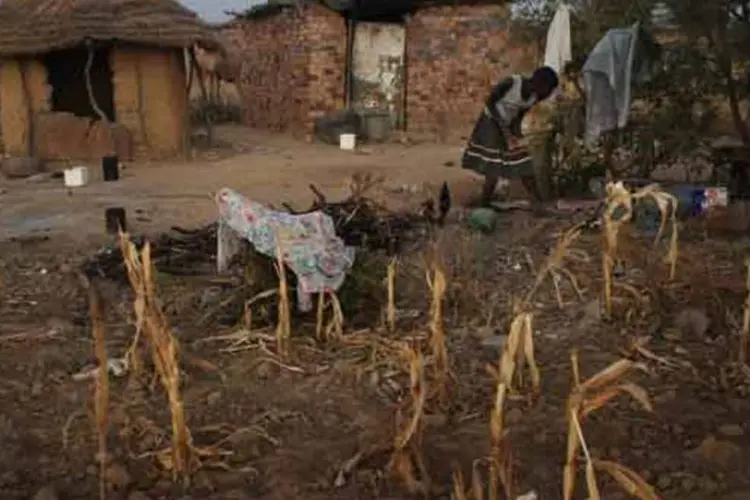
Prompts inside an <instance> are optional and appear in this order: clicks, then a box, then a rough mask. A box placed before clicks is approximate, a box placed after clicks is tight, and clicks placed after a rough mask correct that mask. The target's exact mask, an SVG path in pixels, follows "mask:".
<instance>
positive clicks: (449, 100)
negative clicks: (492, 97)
mask: <svg viewBox="0 0 750 500" xmlns="http://www.w3.org/2000/svg"><path fill="white" fill-rule="evenodd" d="M509 17H510V15H509V10H508V7H507V6H506V5H498V4H497V3H496V2H482V1H477V0H473V1H467V0H463V1H462V0H450V1H444V2H441V1H435V0H431V1H429V2H428V1H420V0H377V1H375V0H373V1H368V0H359V1H357V2H352V1H349V0H319V1H316V0H270V1H269V2H268V3H267V4H265V5H262V6H258V7H255V8H252V9H250V10H248V11H246V12H244V13H242V14H241V15H238V16H237V17H236V19H235V20H233V21H231V22H229V23H227V24H226V25H225V26H224V27H223V30H222V36H223V38H225V39H228V40H230V45H231V46H233V47H234V50H235V51H236V53H237V54H238V56H239V58H240V64H239V66H240V69H239V73H240V77H239V79H238V91H239V93H240V98H241V99H242V101H243V105H244V112H245V118H246V120H247V122H248V123H249V124H250V125H253V126H258V127H265V128H271V129H275V130H290V131H293V132H303V133H306V134H310V133H312V128H313V124H314V120H315V117H317V116H319V115H320V114H321V113H328V112H332V111H335V110H339V109H342V108H343V107H345V106H347V105H351V107H352V108H360V109H379V110H381V111H384V112H387V113H388V114H389V115H391V121H392V123H393V124H394V125H395V126H396V127H397V128H400V129H406V130H408V131H409V132H415V133H417V134H427V135H431V136H437V137H450V136H455V135H461V134H463V135H465V134H466V133H467V128H470V127H471V124H472V123H473V121H474V120H475V119H476V116H477V113H478V106H479V103H480V102H481V100H482V99H484V98H485V96H486V93H487V91H488V90H489V88H490V87H491V85H492V84H493V83H494V82H495V81H496V80H497V79H498V78H500V77H501V76H503V75H506V74H507V73H508V72H511V71H520V70H528V69H531V68H533V66H534V64H535V63H536V62H537V60H538V57H537V55H536V54H535V53H534V52H533V49H532V48H530V47H528V46H519V45H514V44H513V43H512V42H511V37H510V20H509Z"/></svg>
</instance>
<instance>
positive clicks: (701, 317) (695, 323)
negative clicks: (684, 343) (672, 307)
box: [674, 308, 711, 338]
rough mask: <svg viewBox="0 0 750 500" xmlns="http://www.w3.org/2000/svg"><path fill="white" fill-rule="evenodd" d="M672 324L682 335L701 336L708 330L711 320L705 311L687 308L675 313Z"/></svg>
mask: <svg viewBox="0 0 750 500" xmlns="http://www.w3.org/2000/svg"><path fill="white" fill-rule="evenodd" d="M674 324H675V327H676V328H677V329H678V330H680V332H681V333H682V334H683V335H690V336H693V337H697V338H702V337H704V336H705V335H706V333H707V332H708V329H709V327H710V326H711V320H710V319H709V317H708V315H707V314H706V312H705V311H702V310H700V309H693V308H687V309H683V310H682V311H680V312H679V313H678V314H677V316H676V317H675V319H674Z"/></svg>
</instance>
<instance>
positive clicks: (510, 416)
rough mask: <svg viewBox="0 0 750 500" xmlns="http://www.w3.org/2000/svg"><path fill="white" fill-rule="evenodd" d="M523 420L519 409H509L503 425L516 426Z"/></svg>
mask: <svg viewBox="0 0 750 500" xmlns="http://www.w3.org/2000/svg"><path fill="white" fill-rule="evenodd" d="M522 420H523V412H522V411H521V409H520V408H511V409H510V410H508V412H507V413H506V414H505V423H507V424H508V425H516V424H519V423H521V421H522Z"/></svg>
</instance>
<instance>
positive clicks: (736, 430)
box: [718, 424, 744, 438]
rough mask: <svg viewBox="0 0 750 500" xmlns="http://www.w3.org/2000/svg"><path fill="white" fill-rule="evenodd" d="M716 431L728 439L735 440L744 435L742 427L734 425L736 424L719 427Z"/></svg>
mask: <svg viewBox="0 0 750 500" xmlns="http://www.w3.org/2000/svg"><path fill="white" fill-rule="evenodd" d="M718 431H719V434H721V435H722V436H724V437H728V438H736V437H740V436H742V435H743V434H744V431H743V430H742V426H741V425H736V424H725V425H722V426H721V427H719V429H718Z"/></svg>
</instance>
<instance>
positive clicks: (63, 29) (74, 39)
mask: <svg viewBox="0 0 750 500" xmlns="http://www.w3.org/2000/svg"><path fill="white" fill-rule="evenodd" d="M86 39H90V40H97V41H113V40H116V41H119V42H124V43H133V44H138V45H151V46H155V47H172V48H185V47H190V46H192V45H193V44H194V43H198V44H202V45H209V46H213V45H215V42H214V38H213V37H212V35H211V33H210V31H209V29H208V26H207V25H206V24H205V23H204V22H203V21H201V20H200V19H199V18H198V16H197V15H196V14H195V13H194V12H192V11H191V10H189V9H187V8H185V7H183V6H182V5H181V4H180V3H179V2H177V1H176V0H3V1H2V3H0V57H8V56H18V55H24V54H38V53H43V52H50V51H53V50H60V49H65V48H69V47H73V46H75V45H78V44H80V43H81V42H82V41H84V40H86Z"/></svg>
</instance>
